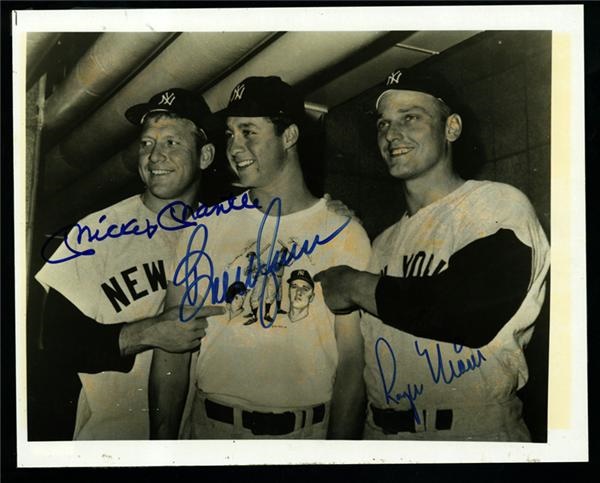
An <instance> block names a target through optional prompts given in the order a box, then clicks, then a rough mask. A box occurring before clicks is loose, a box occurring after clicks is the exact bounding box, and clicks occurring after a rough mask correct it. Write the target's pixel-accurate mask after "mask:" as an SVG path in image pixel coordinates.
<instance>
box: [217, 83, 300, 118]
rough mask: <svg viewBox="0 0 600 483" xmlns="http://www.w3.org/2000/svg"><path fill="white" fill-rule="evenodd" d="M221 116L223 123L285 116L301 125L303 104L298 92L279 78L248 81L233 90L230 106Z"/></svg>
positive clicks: (228, 105)
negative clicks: (237, 118) (233, 120)
mask: <svg viewBox="0 0 600 483" xmlns="http://www.w3.org/2000/svg"><path fill="white" fill-rule="evenodd" d="M219 116H220V117H222V119H225V118H227V117H230V116H232V117H278V116H284V117H289V118H290V119H291V120H292V121H294V122H298V123H301V122H302V121H303V119H304V101H303V99H302V97H301V96H300V95H299V93H298V91H297V90H296V89H295V88H294V87H292V86H290V85H289V84H288V83H287V82H284V81H283V80H281V78H280V77H277V76H268V77H248V78H246V79H244V80H243V81H242V82H240V83H239V84H238V85H237V86H235V87H234V88H233V90H232V91H231V95H230V96H229V103H228V104H227V107H226V108H225V109H223V110H222V111H220V112H219Z"/></svg>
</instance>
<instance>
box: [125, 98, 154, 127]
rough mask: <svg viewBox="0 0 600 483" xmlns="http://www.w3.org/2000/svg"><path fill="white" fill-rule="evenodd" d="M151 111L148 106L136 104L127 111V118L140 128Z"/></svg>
mask: <svg viewBox="0 0 600 483" xmlns="http://www.w3.org/2000/svg"><path fill="white" fill-rule="evenodd" d="M148 111H149V109H148V104H147V103H144V104H136V105H135V106H131V107H130V108H129V109H127V110H126V111H125V117H126V118H127V120H128V121H129V122H130V123H131V124H135V125H136V126H139V125H140V124H141V123H142V118H143V117H144V116H145V115H146V113H147V112H148Z"/></svg>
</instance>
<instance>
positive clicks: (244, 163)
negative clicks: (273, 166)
mask: <svg viewBox="0 0 600 483" xmlns="http://www.w3.org/2000/svg"><path fill="white" fill-rule="evenodd" d="M252 164H254V160H253V159H246V160H244V161H240V162H239V163H236V166H237V167H238V168H247V167H248V166H250V165H252Z"/></svg>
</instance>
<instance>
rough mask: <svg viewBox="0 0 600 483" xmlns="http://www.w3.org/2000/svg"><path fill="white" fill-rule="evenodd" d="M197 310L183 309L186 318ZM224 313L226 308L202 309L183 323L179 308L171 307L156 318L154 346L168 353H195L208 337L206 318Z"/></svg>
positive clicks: (192, 308) (153, 335)
mask: <svg viewBox="0 0 600 483" xmlns="http://www.w3.org/2000/svg"><path fill="white" fill-rule="evenodd" d="M195 310H196V308H195V307H190V306H184V307H183V311H184V315H186V316H189V315H191V313H193V312H194V311H195ZM224 313H225V308H224V307H215V306H206V307H202V308H201V309H200V310H199V311H198V313H197V314H196V315H195V317H194V318H193V319H191V320H189V321H187V322H182V321H181V320H179V307H171V308H169V309H167V310H165V311H164V312H163V313H162V314H161V315H159V316H158V317H157V318H156V323H155V324H153V326H152V340H153V341H154V343H153V344H152V345H153V346H154V347H158V348H159V349H163V350H165V351H167V352H177V353H180V352H189V351H194V350H196V349H197V348H198V347H199V346H200V341H201V340H202V337H204V336H205V335H206V328H207V327H208V322H207V321H206V317H211V316H213V315H222V314H224Z"/></svg>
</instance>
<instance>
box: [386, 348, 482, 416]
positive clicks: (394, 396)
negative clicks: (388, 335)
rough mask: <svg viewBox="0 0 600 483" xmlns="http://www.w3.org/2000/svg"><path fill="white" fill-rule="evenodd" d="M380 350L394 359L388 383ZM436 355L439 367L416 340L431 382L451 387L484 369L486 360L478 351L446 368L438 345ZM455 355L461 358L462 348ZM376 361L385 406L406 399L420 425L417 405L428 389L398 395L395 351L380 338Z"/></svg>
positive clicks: (413, 386)
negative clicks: (470, 373) (417, 401)
mask: <svg viewBox="0 0 600 483" xmlns="http://www.w3.org/2000/svg"><path fill="white" fill-rule="evenodd" d="M380 347H384V349H383V350H384V351H387V352H388V353H389V357H390V358H391V363H392V367H391V373H392V374H391V377H390V379H389V380H388V379H387V377H386V371H384V369H383V367H382V364H381V356H380V350H381V349H380ZM436 348H437V349H436V355H437V364H435V363H433V361H432V358H431V356H430V354H429V350H428V349H423V350H421V348H420V347H419V342H418V341H416V340H415V350H416V352H417V355H418V356H419V357H425V359H426V361H427V366H428V368H429V372H430V374H431V379H432V380H433V382H434V383H435V384H439V383H440V382H442V383H443V384H451V383H452V381H454V380H455V379H458V378H459V377H462V376H463V375H464V374H466V373H467V372H471V371H474V370H475V369H478V368H479V367H481V365H482V364H483V362H484V361H485V360H486V358H485V356H484V355H483V354H482V352H481V351H480V350H477V353H476V354H471V356H470V357H468V358H467V359H458V360H455V361H453V360H448V361H447V368H446V366H445V364H446V361H445V360H444V357H443V356H442V352H441V349H440V345H439V344H436ZM453 348H454V352H455V353H456V354H460V353H461V352H462V350H463V346H462V345H459V344H454V345H453ZM375 357H376V358H377V366H378V368H379V376H380V377H381V384H382V387H383V393H384V395H385V402H386V404H389V403H391V402H393V403H396V404H399V403H400V401H401V400H402V399H407V400H408V402H409V404H410V407H411V409H412V411H413V414H414V417H415V422H416V423H417V424H420V423H421V419H420V417H419V411H418V410H417V407H416V405H415V401H416V400H417V398H418V397H419V396H420V395H422V394H423V392H424V391H425V387H424V385H423V384H419V385H417V384H407V385H406V391H397V390H396V389H395V388H394V385H395V384H396V375H397V368H396V356H395V355H394V351H393V349H392V347H391V345H390V344H389V342H388V341H387V340H386V339H385V338H383V337H379V338H378V339H377V340H376V341H375Z"/></svg>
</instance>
